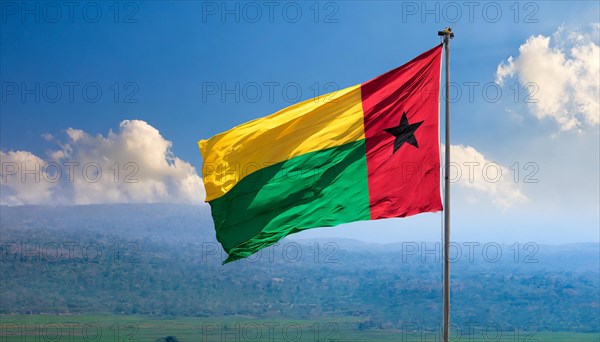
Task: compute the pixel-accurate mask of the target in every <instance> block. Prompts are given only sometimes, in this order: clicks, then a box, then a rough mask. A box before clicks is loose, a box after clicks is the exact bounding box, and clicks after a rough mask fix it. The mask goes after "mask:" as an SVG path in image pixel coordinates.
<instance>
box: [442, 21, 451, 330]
mask: <svg viewBox="0 0 600 342" xmlns="http://www.w3.org/2000/svg"><path fill="white" fill-rule="evenodd" d="M438 36H442V37H444V52H445V55H446V126H445V127H446V133H445V136H446V139H445V140H446V144H445V151H444V154H445V163H444V189H445V191H444V291H443V298H444V299H443V300H444V319H443V321H444V322H443V330H442V338H443V341H444V342H448V338H449V335H450V334H449V333H450V39H452V38H454V33H452V29H451V28H450V27H446V28H445V29H444V30H443V31H439V32H438Z"/></svg>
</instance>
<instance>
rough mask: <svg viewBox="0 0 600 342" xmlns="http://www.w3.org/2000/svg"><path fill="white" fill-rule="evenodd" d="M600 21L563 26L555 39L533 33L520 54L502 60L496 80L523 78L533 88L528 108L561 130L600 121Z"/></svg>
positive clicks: (530, 88) (524, 83)
mask: <svg viewBox="0 0 600 342" xmlns="http://www.w3.org/2000/svg"><path fill="white" fill-rule="evenodd" d="M599 34H600V24H597V23H596V24H592V25H591V30H590V32H587V33H582V32H577V31H570V32H569V31H567V30H566V29H565V28H564V26H561V27H560V28H559V29H558V30H557V31H556V32H555V33H554V34H553V35H552V36H551V37H550V36H548V37H546V36H543V35H536V36H531V37H529V39H527V41H526V42H525V43H524V44H523V45H521V47H519V55H518V56H517V57H513V56H510V57H509V58H508V60H506V61H504V62H502V63H500V64H499V65H498V69H497V72H496V78H497V82H498V83H500V84H502V83H503V81H504V80H506V79H508V78H513V77H518V79H519V80H520V82H522V83H523V86H525V87H527V85H528V84H529V83H531V84H533V85H532V86H530V87H528V89H529V90H530V95H531V97H530V103H529V108H530V111H531V113H532V114H533V115H535V116H536V117H537V118H538V119H545V118H549V119H552V120H554V121H556V123H558V125H559V126H560V128H561V130H563V131H568V130H581V129H583V128H585V127H586V126H597V125H598V124H599V123H600V95H599V94H600V47H599V46H598V36H599Z"/></svg>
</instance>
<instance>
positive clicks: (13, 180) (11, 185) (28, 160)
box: [0, 151, 56, 205]
mask: <svg viewBox="0 0 600 342" xmlns="http://www.w3.org/2000/svg"><path fill="white" fill-rule="evenodd" d="M0 164H1V165H2V167H1V169H0V189H1V191H0V203H1V204H8V205H21V204H34V203H49V201H50V199H51V198H52V191H53V189H54V188H55V186H56V183H54V182H48V181H47V180H48V179H50V180H51V179H52V178H53V177H52V175H50V176H49V175H47V174H43V175H42V172H43V169H44V167H45V166H46V162H44V161H43V160H42V159H41V158H39V157H38V156H36V155H34V154H32V153H30V152H27V151H9V152H7V153H4V152H2V151H0Z"/></svg>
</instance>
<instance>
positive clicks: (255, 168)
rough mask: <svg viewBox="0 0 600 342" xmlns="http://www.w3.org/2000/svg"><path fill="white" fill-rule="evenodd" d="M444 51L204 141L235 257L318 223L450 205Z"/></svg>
mask: <svg viewBox="0 0 600 342" xmlns="http://www.w3.org/2000/svg"><path fill="white" fill-rule="evenodd" d="M441 55H442V46H441V45H439V46H436V47H435V48H433V49H431V50H429V51H427V52H425V53H423V54H421V55H420V56H418V57H417V58H415V59H414V60H412V61H410V62H408V63H407V64H404V65H402V66H400V67H398V68H396V69H394V70H391V71H389V72H387V73H385V74H383V75H381V76H378V77H376V78H374V79H372V80H370V81H368V82H365V83H362V84H359V85H356V86H353V87H349V88H345V89H342V90H338V91H335V92H333V93H330V94H326V95H322V96H319V97H317V98H314V99H310V100H306V101H304V102H301V103H298V104H295V105H293V106H291V107H287V108H284V109H282V110H280V111H278V112H277V113H274V114H272V115H269V116H267V117H264V118H260V119H256V120H253V121H250V122H247V123H245V124H242V125H240V126H237V127H235V128H233V129H231V130H229V131H226V132H224V133H221V134H218V135H216V136H214V137H212V138H210V139H208V140H201V141H199V142H198V145H199V147H200V152H201V153H202V157H203V159H204V166H203V170H202V175H203V178H204V185H205V187H206V201H207V202H208V203H210V206H211V210H212V216H213V219H214V223H215V230H216V233H217V240H218V241H219V242H220V243H221V245H222V246H223V248H224V249H225V251H226V252H227V253H228V254H229V257H228V258H227V260H226V261H225V263H227V262H230V261H234V260H237V259H240V258H245V257H247V256H250V255H251V254H253V253H255V252H257V251H258V250H260V249H262V248H265V247H268V246H270V245H272V244H274V243H276V242H277V241H279V240H281V239H282V238H284V237H285V236H286V235H289V234H293V233H297V232H299V231H302V230H304V229H308V228H315V227H325V226H335V225H338V224H341V223H346V222H353V221H360V220H377V219H382V218H390V217H404V216H410V215H414V214H418V213H422V212H434V211H440V210H442V203H441V198H440V179H439V178H440V158H439V128H438V126H439V110H438V101H439V84H440V66H441Z"/></svg>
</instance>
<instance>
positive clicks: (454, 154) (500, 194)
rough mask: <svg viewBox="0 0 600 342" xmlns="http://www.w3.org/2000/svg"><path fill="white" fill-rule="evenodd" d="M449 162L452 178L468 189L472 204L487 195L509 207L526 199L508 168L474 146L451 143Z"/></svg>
mask: <svg viewBox="0 0 600 342" xmlns="http://www.w3.org/2000/svg"><path fill="white" fill-rule="evenodd" d="M450 164H451V170H450V180H451V181H452V182H453V184H455V185H456V186H458V187H461V188H463V189H464V190H467V197H466V200H467V201H468V202H470V203H474V202H478V201H479V200H480V199H482V198H485V199H489V200H490V201H491V202H492V203H493V204H494V205H496V206H499V207H501V208H503V209H506V208H508V207H510V206H512V205H513V204H518V203H522V202H525V201H527V197H526V196H525V195H524V194H523V192H522V191H521V189H520V188H519V186H518V185H517V184H516V183H515V182H514V181H513V178H512V174H511V173H510V170H509V169H508V168H507V167H505V166H502V165H500V164H498V163H496V162H493V161H491V160H488V159H486V158H485V156H484V155H483V154H481V153H480V152H479V151H477V150H476V149H475V148H473V147H471V146H463V145H451V146H450Z"/></svg>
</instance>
